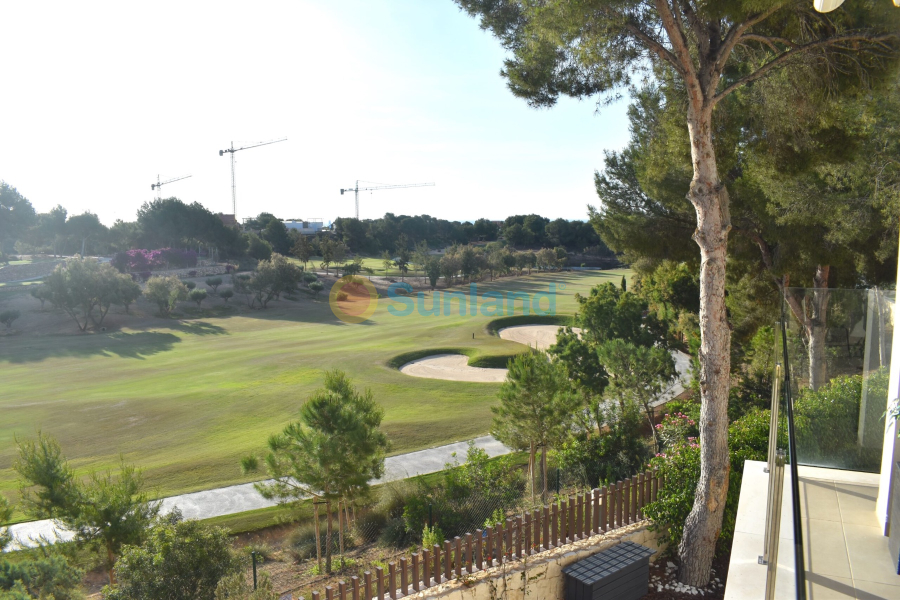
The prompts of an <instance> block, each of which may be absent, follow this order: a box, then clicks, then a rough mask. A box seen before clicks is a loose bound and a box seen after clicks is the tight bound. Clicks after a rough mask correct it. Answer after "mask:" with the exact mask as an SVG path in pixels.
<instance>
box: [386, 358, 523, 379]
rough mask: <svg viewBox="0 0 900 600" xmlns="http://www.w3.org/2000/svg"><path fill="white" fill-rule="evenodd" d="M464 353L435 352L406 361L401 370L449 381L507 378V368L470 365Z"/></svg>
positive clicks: (416, 375) (408, 373) (410, 373)
mask: <svg viewBox="0 0 900 600" xmlns="http://www.w3.org/2000/svg"><path fill="white" fill-rule="evenodd" d="M468 363H469V357H468V356H466V355H464V354H435V355H434V356H426V357H425V358H420V359H419V360H414V361H412V362H409V363H406V364H405V365H403V366H402V367H400V372H401V373H405V374H406V375H411V376H413V377H425V378H427V379H446V380H447V381H474V382H478V383H500V382H502V381H503V380H504V379H506V369H482V368H480V367H470V366H469V364H468Z"/></svg>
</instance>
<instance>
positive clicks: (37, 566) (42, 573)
mask: <svg viewBox="0 0 900 600" xmlns="http://www.w3.org/2000/svg"><path fill="white" fill-rule="evenodd" d="M83 576H84V572H83V571H82V570H81V569H78V568H76V567H74V566H72V565H70V564H69V563H68V562H66V559H65V558H63V557H62V556H60V555H58V554H55V553H54V554H50V555H49V556H42V557H39V558H35V559H26V560H21V561H16V562H10V561H7V560H0V598H4V599H8V600H19V599H22V600H25V599H26V598H52V599H55V600H74V599H76V598H81V597H82V596H81V594H80V592H79V591H78V587H79V585H80V584H81V578H82V577H83ZM7 592H9V593H8V594H7Z"/></svg>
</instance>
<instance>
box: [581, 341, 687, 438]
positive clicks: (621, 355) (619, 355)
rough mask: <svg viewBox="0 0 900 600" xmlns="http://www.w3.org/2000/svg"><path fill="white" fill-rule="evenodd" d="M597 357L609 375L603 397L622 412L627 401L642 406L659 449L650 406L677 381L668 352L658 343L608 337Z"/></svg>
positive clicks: (673, 365) (673, 363) (599, 348)
mask: <svg viewBox="0 0 900 600" xmlns="http://www.w3.org/2000/svg"><path fill="white" fill-rule="evenodd" d="M597 356H598V358H599V359H600V364H602V365H603V368H604V370H605V371H606V372H607V373H608V374H609V386H608V387H607V388H606V394H605V396H606V398H607V399H609V400H614V401H615V402H617V403H618V404H619V406H620V407H621V408H622V410H623V411H624V410H625V407H626V405H627V404H634V405H635V406H640V407H641V408H642V409H643V411H644V416H645V417H646V419H647V424H648V425H649V426H650V431H651V433H652V434H653V444H654V447H655V451H656V452H659V440H658V439H657V437H656V427H655V425H656V424H655V423H654V422H653V407H654V405H655V404H656V403H657V401H659V399H660V398H662V396H663V394H665V393H667V392H669V391H670V390H671V389H672V387H673V386H674V385H675V383H676V381H677V376H678V373H677V371H676V370H675V361H674V359H673V358H672V355H671V354H669V353H668V352H666V350H665V349H664V348H660V347H659V346H655V347H653V348H648V347H646V346H636V345H634V344H631V343H629V342H626V341H625V340H618V339H612V340H607V341H605V342H603V343H602V344H601V345H600V346H599V347H598V348H597Z"/></svg>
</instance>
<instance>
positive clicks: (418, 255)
mask: <svg viewBox="0 0 900 600" xmlns="http://www.w3.org/2000/svg"><path fill="white" fill-rule="evenodd" d="M430 252H431V249H430V248H429V247H428V242H426V241H425V240H422V241H421V242H419V243H418V244H416V248H415V250H414V251H413V254H412V262H413V265H414V266H415V268H416V269H418V270H421V271H422V275H423V276H424V275H425V265H426V264H427V263H428V258H429V256H430Z"/></svg>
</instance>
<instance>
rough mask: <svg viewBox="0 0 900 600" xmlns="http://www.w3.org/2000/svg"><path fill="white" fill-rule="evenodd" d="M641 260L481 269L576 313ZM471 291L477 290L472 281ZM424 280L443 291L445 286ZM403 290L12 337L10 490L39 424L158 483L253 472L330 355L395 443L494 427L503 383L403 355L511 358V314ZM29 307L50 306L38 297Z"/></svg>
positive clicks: (80, 464)
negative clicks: (436, 310) (246, 466)
mask: <svg viewBox="0 0 900 600" xmlns="http://www.w3.org/2000/svg"><path fill="white" fill-rule="evenodd" d="M627 273H628V271H624V270H616V271H592V272H554V273H542V274H534V275H530V276H522V277H506V278H503V279H500V280H497V281H494V282H482V283H479V284H478V292H477V293H478V295H479V301H482V302H483V299H482V298H481V297H480V296H481V295H482V294H484V293H486V292H500V293H507V292H520V293H525V294H535V293H541V292H543V293H546V292H547V290H548V289H549V287H550V285H551V284H555V287H556V312H557V314H559V315H572V314H574V312H575V309H576V305H577V303H576V301H575V298H574V296H575V294H577V293H580V294H582V295H584V294H587V293H588V292H589V290H590V288H591V287H593V286H595V285H597V284H599V283H604V282H613V283H616V284H617V285H618V283H619V282H620V280H621V278H622V275H623V274H627ZM457 290H459V291H461V292H463V293H466V294H468V286H464V287H462V286H460V287H458V288H454V290H452V291H457ZM24 293H27V292H24ZM423 293H424V295H425V297H426V305H428V306H430V305H431V300H430V299H429V298H430V297H431V296H432V293H431V292H423ZM393 304H394V302H393V301H392V300H389V299H387V298H382V299H380V300H379V302H378V307H377V309H376V310H375V313H374V314H373V315H372V317H371V318H370V319H369V320H367V321H365V322H363V323H361V324H348V323H344V322H343V321H341V320H339V319H338V318H336V317H335V315H334V314H333V313H332V310H331V307H330V305H329V303H328V299H327V295H326V294H322V295H321V296H319V298H318V299H317V300H314V299H312V298H307V297H301V298H299V299H296V300H288V299H281V300H279V301H274V302H272V303H271V304H270V305H269V306H270V307H269V308H268V309H265V310H250V309H247V307H242V309H238V308H237V307H235V308H229V310H210V311H201V312H199V313H198V316H195V317H193V318H186V317H188V316H190V314H188V315H182V316H183V317H185V318H180V319H177V318H172V319H163V318H159V317H155V318H145V319H142V320H135V327H133V328H132V327H129V326H128V325H127V324H128V323H129V320H128V318H126V317H125V316H124V315H122V320H121V321H120V322H121V323H122V325H121V326H118V327H111V328H110V331H108V332H96V333H88V334H78V333H77V332H76V328H75V327H74V325H73V326H72V327H71V330H70V331H65V332H59V333H43V334H36V333H34V332H30V331H28V330H23V331H21V332H19V333H18V334H16V335H8V336H5V337H2V338H0V364H2V372H3V375H4V377H3V384H4V385H3V388H4V392H3V394H2V395H0V415H2V418H0V493H3V494H4V495H6V496H8V497H10V498H11V499H13V498H15V496H16V495H17V492H16V488H17V485H18V483H17V476H16V473H15V472H14V470H13V469H12V463H13V460H14V458H15V455H16V442H15V439H16V438H19V439H21V438H26V437H32V436H34V435H35V433H36V432H37V431H38V430H40V431H42V432H44V433H46V434H50V435H52V436H53V437H55V438H57V439H58V440H59V442H60V444H61V446H62V448H63V451H64V452H65V453H66V455H67V457H68V458H69V460H70V463H71V465H72V466H73V467H74V468H75V469H76V471H77V472H79V473H86V472H89V471H91V470H106V469H115V468H116V467H117V466H118V464H119V462H120V457H121V460H124V461H125V462H127V463H132V464H135V465H137V466H139V467H141V468H142V469H143V472H144V477H145V480H146V481H147V483H148V484H149V486H150V487H151V489H152V490H153V494H154V495H157V496H169V495H173V494H179V493H185V492H191V491H197V490H202V489H208V488H213V487H219V486H223V485H229V484H234V483H239V482H244V481H249V480H252V479H254V477H252V476H244V475H242V474H241V472H240V469H239V466H238V463H239V459H240V458H241V457H242V456H244V455H247V454H250V453H260V452H261V451H262V450H263V449H264V446H265V443H266V440H267V439H268V437H269V436H270V435H271V434H273V433H276V432H278V431H280V430H281V429H282V428H283V427H284V426H285V425H286V424H287V423H288V422H290V421H291V420H293V419H295V418H296V416H297V411H298V409H299V407H300V406H301V404H302V403H303V402H304V400H305V399H306V398H307V397H308V396H309V395H310V394H311V393H312V392H313V391H314V390H315V389H316V388H318V387H320V386H321V384H322V381H323V372H324V371H325V370H328V369H341V370H344V371H345V372H347V373H348V375H349V376H350V377H351V379H352V380H353V382H354V384H355V385H356V386H358V387H360V388H370V389H371V390H372V392H373V394H374V397H375V399H376V401H377V402H378V403H379V404H380V405H381V406H382V407H383V408H384V410H385V418H384V421H383V428H384V430H385V431H386V433H387V434H388V436H389V438H390V441H391V444H392V448H391V453H400V452H409V451H412V450H417V449H422V448H426V447H431V446H435V445H439V444H444V443H448V442H453V441H457V440H465V439H469V438H473V437H476V436H478V435H483V434H485V433H486V432H487V431H488V429H489V427H490V421H491V412H490V407H491V405H493V404H494V402H495V396H496V392H497V390H498V388H499V383H482V382H472V383H467V382H458V381H448V380H439V379H430V378H421V377H411V376H408V375H405V374H403V373H401V372H400V371H399V370H398V369H399V367H400V366H402V365H403V364H406V363H408V362H411V361H412V360H416V359H419V358H424V357H427V356H430V355H438V354H447V353H448V352H454V353H459V354H464V355H466V356H467V357H468V360H469V364H472V365H473V366H484V367H502V366H504V364H505V360H506V358H507V357H508V356H511V355H514V354H516V353H519V352H523V351H525V350H526V346H524V345H523V344H521V343H516V342H515V341H510V340H505V339H502V338H501V337H499V336H498V335H497V334H496V325H495V323H494V322H495V321H496V319H497V317H494V316H484V315H482V314H481V311H479V314H477V315H472V314H471V312H470V313H469V314H465V315H461V314H459V311H458V310H456V303H454V304H453V306H454V310H453V314H450V315H445V314H441V315H422V314H419V313H418V311H412V313H411V314H408V315H405V316H397V315H396V314H392V311H390V310H389V308H390V307H391V306H392V305H393ZM543 307H544V308H546V303H544V304H543ZM30 310H32V311H33V312H34V313H39V311H40V305H39V303H38V302H37V301H34V302H33V307H32V308H31V309H30ZM113 310H114V312H115V311H116V310H120V311H121V308H119V307H116V308H114V309H113ZM133 310H134V308H133ZM48 312H49V309H48ZM393 312H394V313H396V309H395V310H394V311H393ZM516 312H517V314H520V313H521V308H520V303H518V302H517V303H516ZM112 316H114V317H115V315H112ZM545 319H546V317H545ZM23 321H24V319H23ZM536 321H538V320H536ZM113 322H115V321H113ZM525 323H526V322H525V321H523V322H519V323H516V324H525ZM473 334H474V338H473ZM75 390H77V391H75ZM256 477H257V478H258V476H256Z"/></svg>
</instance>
